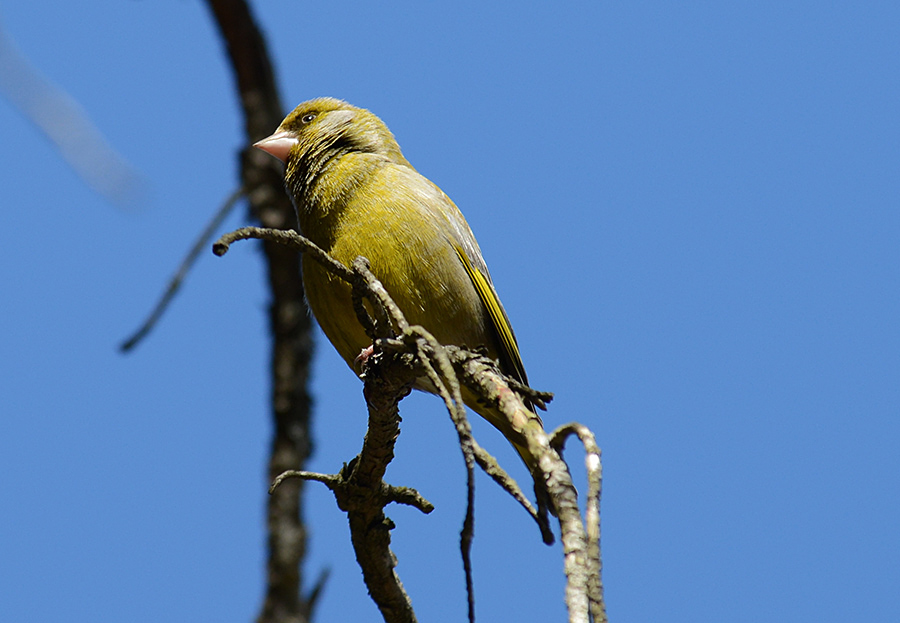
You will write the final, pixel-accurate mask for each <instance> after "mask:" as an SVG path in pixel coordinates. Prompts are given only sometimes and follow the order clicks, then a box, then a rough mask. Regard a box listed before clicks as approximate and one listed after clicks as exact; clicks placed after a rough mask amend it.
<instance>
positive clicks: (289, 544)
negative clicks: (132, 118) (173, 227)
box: [207, 0, 321, 623]
mask: <svg viewBox="0 0 900 623" xmlns="http://www.w3.org/2000/svg"><path fill="white" fill-rule="evenodd" d="M207 6H208V7H209V9H210V12H211V13H212V16H213V18H214V20H215V23H216V24H217V26H218V28H219V32H220V34H221V36H222V41H223V42H224V44H225V48H226V50H227V53H228V58H229V60H230V65H231V69H232V71H233V73H234V78H235V87H236V88H237V92H238V94H239V98H240V103H241V110H242V112H243V122H244V131H245V138H246V143H245V147H244V148H243V149H242V150H241V153H240V167H241V185H242V186H243V187H244V189H245V190H246V193H247V198H248V200H249V208H250V216H251V218H252V219H253V220H257V221H259V222H260V223H261V224H262V225H263V226H265V227H271V228H277V229H290V228H291V227H293V226H294V225H295V223H296V216H295V214H294V208H293V206H292V205H291V202H290V200H289V199H288V197H287V195H286V194H285V192H284V182H283V179H284V175H283V171H282V169H281V165H280V164H278V163H277V162H276V161H275V160H274V159H273V158H271V157H269V156H267V155H266V154H264V153H262V152H261V151H259V150H258V149H253V148H251V147H250V145H251V144H252V143H254V142H256V141H258V140H260V139H261V138H263V137H265V136H267V135H268V134H269V133H271V132H272V130H273V129H274V128H276V127H278V124H279V123H281V120H282V119H283V118H284V110H283V108H282V106H281V102H280V98H279V95H278V88H277V86H276V80H275V72H274V71H273V69H272V63H271V61H270V59H269V54H268V51H267V49H266V44H265V40H264V38H263V36H262V34H261V33H260V31H259V28H257V25H256V21H255V19H254V17H253V15H252V13H251V12H250V8H249V7H248V5H247V3H246V2H245V1H244V0H207ZM262 248H263V256H264V258H265V266H266V272H267V276H268V282H269V291H270V292H271V303H270V307H269V327H270V334H271V335H272V347H271V348H272V350H271V370H272V389H271V392H272V394H271V404H272V416H273V420H274V435H273V438H272V445H271V451H270V458H269V470H268V471H269V479H270V482H271V480H272V479H274V478H275V477H276V476H277V475H278V474H280V473H282V472H283V471H285V470H288V469H298V468H300V469H302V468H303V466H304V465H305V464H306V461H307V459H308V458H309V456H310V454H311V453H312V440H311V437H310V396H309V393H308V390H307V387H308V379H309V364H310V358H311V356H312V349H313V345H312V337H311V336H312V325H311V321H310V315H309V311H308V309H307V307H306V302H305V300H304V296H303V282H302V280H301V278H300V258H299V254H298V253H297V251H296V250H295V249H291V248H288V247H286V246H284V245H281V244H278V243H277V242H274V241H272V240H264V241H263V244H262ZM301 485H302V481H301V480H295V481H293V482H291V483H286V484H285V486H282V487H279V488H278V491H276V492H275V493H274V494H273V495H271V496H269V499H268V506H267V526H268V545H269V556H268V561H267V582H266V596H265V602H264V604H263V606H262V611H261V613H260V615H259V617H258V619H257V621H258V622H259V623H306V622H307V621H309V620H310V616H311V611H312V607H313V605H314V603H315V599H314V597H315V595H317V594H318V592H319V589H320V588H321V586H320V585H319V584H317V587H316V588H313V592H312V593H310V594H309V595H308V596H303V595H301V593H300V590H301V587H302V585H303V577H302V575H301V568H300V563H301V561H302V560H303V557H304V556H305V554H306V538H307V535H306V528H305V526H304V524H303V520H302V508H301V493H302V487H301Z"/></svg>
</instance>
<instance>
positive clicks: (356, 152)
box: [255, 98, 540, 469]
mask: <svg viewBox="0 0 900 623" xmlns="http://www.w3.org/2000/svg"><path fill="white" fill-rule="evenodd" d="M255 146H256V147H258V148H260V149H262V150H264V151H266V152H268V153H270V154H272V155H273V156H275V157H276V158H279V159H280V160H282V161H283V162H284V163H285V165H286V168H285V186H286V187H287V190H288V193H289V194H290V195H291V197H292V199H293V202H294V207H295V208H296V210H297V217H298V220H299V224H300V233H301V234H303V235H304V236H306V237H307V238H309V239H310V240H311V241H312V242H314V243H315V244H317V245H318V246H320V247H321V248H322V249H324V250H325V251H326V252H328V253H329V254H330V255H331V256H332V257H334V258H335V259H336V260H337V261H339V262H341V263H342V264H344V265H345V266H350V264H351V263H352V262H353V260H354V259H356V257H357V256H360V255H362V256H364V257H366V258H368V260H369V262H370V267H371V270H372V272H373V274H374V275H375V276H376V277H377V278H378V279H379V280H380V281H381V282H382V284H384V287H385V288H386V289H387V291H388V293H389V294H390V295H391V297H392V298H393V299H394V301H395V302H396V303H397V305H398V306H399V307H400V309H401V310H402V311H403V313H404V315H405V316H406V318H407V320H408V321H409V322H410V324H419V325H422V326H423V327H425V328H426V329H427V330H428V331H430V332H431V333H432V334H433V335H434V336H435V338H437V340H438V341H439V342H441V343H442V344H452V345H456V346H461V347H468V348H471V349H474V348H478V347H483V348H485V349H486V351H487V353H488V355H489V356H490V357H491V358H493V359H495V360H496V361H498V362H499V364H500V368H501V370H502V371H503V372H504V373H505V374H506V375H507V376H510V377H512V378H514V379H517V380H518V381H520V382H522V383H525V384H527V382H528V380H527V377H526V375H525V368H524V366H523V365H522V360H521V358H520V356H519V348H518V345H517V343H516V338H515V335H514V334H513V330H512V327H511V326H510V323H509V319H508V318H507V316H506V312H505V311H504V309H503V306H502V305H501V304H500V299H499V298H498V297H497V293H496V292H495V291H494V286H493V284H492V283H491V277H490V275H489V274H488V269H487V265H486V264H485V262H484V259H483V258H482V256H481V250H480V249H479V248H478V243H477V242H476V241H475V236H474V235H473V234H472V230H471V229H469V225H468V224H467V223H466V219H465V218H463V215H462V213H461V212H460V211H459V209H458V208H457V207H456V205H455V204H454V203H453V202H452V201H451V200H450V198H449V197H448V196H447V195H445V194H444V193H443V191H441V189H440V188H438V187H437V186H435V185H434V184H433V183H432V182H430V181H429V180H428V179H426V178H425V177H423V176H422V175H420V174H419V173H418V172H417V171H416V170H415V169H414V168H413V166H412V165H411V164H410V163H409V162H408V161H407V160H406V158H404V157H403V154H402V153H401V152H400V146H399V145H398V144H397V141H396V140H395V139H394V135H393V134H391V132H390V130H388V128H387V126H386V125H385V124H384V122H382V121H381V119H379V118H378V117H376V116H375V115H373V114H372V113H371V112H369V111H368V110H364V109H362V108H356V107H355V106H351V105H350V104H348V103H346V102H344V101H341V100H338V99H332V98H320V99H314V100H310V101H308V102H305V103H303V104H300V105H299V106H298V107H297V108H295V109H294V110H293V112H291V113H290V114H289V115H288V116H287V117H286V118H285V119H284V121H283V122H282V123H281V125H280V126H279V127H278V129H277V130H276V131H275V133H274V134H272V135H271V136H270V137H268V138H266V139H263V140H261V141H259V142H258V143H256V145H255ZM302 273H303V283H304V286H305V288H306V296H307V300H308V301H309V306H310V308H311V309H312V312H313V314H314V315H315V317H316V319H317V320H318V322H319V324H320V325H321V327H322V330H323V331H324V332H325V335H326V336H327V337H328V339H329V340H330V341H331V343H332V345H333V346H334V347H335V348H336V349H337V351H338V353H339V354H340V355H341V357H343V358H344V361H346V362H347V364H348V365H349V366H350V367H351V368H353V364H354V361H355V360H356V358H357V356H358V355H359V354H360V352H361V351H362V350H363V349H365V348H367V347H368V346H370V345H371V342H372V341H371V339H370V338H369V337H368V336H367V335H366V333H365V331H364V330H363V327H362V326H361V325H360V324H359V321H358V320H357V318H356V314H355V312H354V310H353V306H352V303H351V297H350V287H349V286H348V285H347V284H346V283H344V282H343V281H341V280H340V279H338V278H337V277H335V276H333V275H331V274H330V273H328V272H327V271H326V270H325V269H324V268H322V267H321V266H320V265H319V264H318V263H317V262H315V261H303V263H302ZM463 397H464V401H465V402H466V404H467V405H468V406H469V407H470V408H471V409H473V410H474V411H476V412H477V413H478V414H480V415H481V416H482V417H484V418H485V419H486V420H487V421H488V422H490V423H491V424H493V425H494V426H495V427H496V428H498V429H499V430H500V431H501V432H502V433H503V434H504V435H505V436H506V438H507V439H509V440H510V441H511V442H512V443H513V445H514V446H515V447H516V449H517V450H518V451H519V454H520V455H521V456H522V458H523V459H524V461H525V463H526V465H528V467H529V469H533V467H534V461H533V459H532V457H531V455H530V454H529V452H528V451H527V449H526V448H524V447H523V445H522V443H521V441H522V440H521V437H519V436H518V435H517V434H516V433H514V432H513V431H512V430H511V428H510V426H509V424H508V423H507V421H506V418H504V417H503V415H502V414H500V413H499V412H498V411H496V410H494V409H492V408H490V407H488V406H485V405H484V404H479V403H478V402H477V401H476V400H475V398H474V396H472V395H471V394H470V393H469V392H467V391H464V393H463ZM529 406H531V405H529ZM531 409H532V411H533V410H534V408H533V407H531ZM537 422H540V419H537Z"/></svg>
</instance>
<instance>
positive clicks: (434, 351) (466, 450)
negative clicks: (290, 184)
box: [214, 228, 606, 623]
mask: <svg viewBox="0 0 900 623" xmlns="http://www.w3.org/2000/svg"><path fill="white" fill-rule="evenodd" d="M257 237H259V238H267V239H278V240H279V241H283V242H284V243H286V244H290V245H292V246H293V247H294V248H299V249H302V250H303V251H304V252H307V253H310V255H311V257H312V258H313V259H315V260H316V261H318V262H320V263H322V264H323V265H324V266H326V268H328V269H329V270H331V269H332V264H333V263H335V262H334V260H332V259H331V258H330V257H328V256H327V254H325V253H324V252H322V251H321V249H319V248H318V247H316V246H315V245H314V244H312V243H311V242H309V241H308V240H306V239H305V238H303V237H302V236H300V235H299V234H296V233H294V232H273V231H271V230H265V229H255V228H243V229H242V230H239V231H237V232H233V233H232V234H227V235H226V236H223V237H222V238H221V239H220V240H219V242H217V243H216V244H215V245H214V250H215V252H216V253H217V254H218V255H222V254H224V253H225V252H226V251H227V250H228V244H229V243H230V242H232V241H234V240H239V239H245V238H257ZM348 271H349V269H347V268H346V267H343V266H340V265H338V267H335V269H334V270H333V271H332V272H333V273H334V274H336V275H337V276H339V277H340V278H342V279H345V280H346V281H348V282H349V283H351V284H353V292H354V298H360V299H361V298H362V297H365V298H366V299H367V300H368V302H369V303H370V305H371V308H372V309H373V312H374V314H375V318H376V319H375V320H372V319H371V318H369V317H368V312H364V313H365V316H364V317H363V318H361V322H363V323H364V325H366V323H368V325H367V326H368V327H369V329H370V330H371V331H372V337H373V339H374V343H373V351H372V352H373V354H372V355H371V356H370V357H368V358H367V360H366V361H365V363H364V375H363V379H364V381H365V396H366V402H367V403H368V406H369V432H368V433H367V435H366V442H365V444H364V445H363V452H362V453H361V454H360V456H359V457H357V459H354V461H353V462H351V464H350V466H349V467H348V468H346V469H345V470H344V472H348V473H349V474H350V476H349V477H348V478H349V479H355V480H354V483H355V484H356V485H358V486H359V487H368V491H367V493H362V492H360V493H358V494H354V496H352V498H351V500H352V501H348V499H347V498H345V497H342V493H341V491H342V489H338V490H335V496H336V497H337V498H338V504H339V506H340V507H341V508H342V509H344V510H345V511H346V512H347V513H348V517H349V518H350V524H351V539H352V540H353V543H354V548H355V549H356V551H357V560H358V561H359V562H360V565H361V566H362V567H363V574H364V577H366V583H367V586H369V591H370V593H372V594H373V598H375V599H376V603H378V605H379V608H381V610H382V614H383V615H384V616H385V620H386V621H395V620H404V621H406V620H414V618H406V617H414V615H413V614H412V610H411V606H409V609H408V610H407V609H406V607H405V605H408V604H409V600H408V597H407V596H406V593H405V591H403V588H402V584H401V583H400V580H399V578H398V577H397V575H396V573H394V567H395V566H396V558H395V557H394V556H393V554H392V553H391V552H390V549H389V547H388V546H389V543H390V535H389V531H390V529H391V528H392V527H393V524H392V523H390V520H388V519H387V518H386V517H384V515H383V513H382V508H383V507H384V505H385V504H387V503H388V501H390V500H388V499H387V497H386V496H385V495H384V493H383V492H384V490H385V489H386V488H387V487H388V485H386V484H385V483H383V482H382V481H381V478H382V476H383V475H384V468H385V467H386V465H387V462H389V461H390V460H391V458H392V456H393V443H394V440H395V439H396V435H398V434H399V427H398V426H396V424H397V422H399V417H398V416H397V413H398V412H397V406H398V404H399V400H401V399H402V398H403V396H405V394H406V393H408V392H409V389H410V388H411V387H412V386H413V383H415V382H416V379H417V378H419V377H422V376H424V379H422V380H421V381H420V382H419V386H422V381H424V380H425V379H427V383H425V385H424V386H425V387H428V388H429V389H430V390H431V391H434V392H435V393H437V394H438V395H440V396H441V398H442V399H443V401H444V404H445V406H446V407H447V409H448V411H449V412H450V415H451V418H452V419H453V422H454V424H455V426H456V428H457V433H458V436H459V440H460V447H461V448H462V450H463V455H464V457H465V460H466V468H467V476H468V479H469V488H468V496H467V497H468V504H467V510H466V519H465V521H464V525H463V531H462V535H461V547H462V552H463V563H464V567H465V570H466V582H467V587H468V595H469V618H470V620H474V600H473V597H472V576H471V564H470V555H469V554H470V546H471V540H472V535H473V525H474V514H473V503H474V485H473V484H472V483H473V481H472V468H473V465H474V464H475V463H476V462H477V463H478V464H479V465H480V466H482V468H483V469H485V471H486V472H488V473H489V474H490V475H491V477H492V478H494V479H495V480H496V481H497V482H499V483H501V485H502V486H503V487H504V489H505V490H507V491H508V492H509V493H510V494H511V495H512V496H513V497H514V498H515V499H517V500H518V501H519V502H520V503H522V505H523V507H525V508H526V509H527V510H528V511H529V512H530V513H531V514H532V516H533V517H535V518H536V519H537V521H538V524H539V526H540V527H541V532H542V535H543V537H544V539H545V541H548V542H549V541H552V533H551V532H550V530H549V526H548V525H547V516H546V511H547V510H548V509H549V510H550V511H552V512H553V514H554V515H555V516H556V517H558V520H559V526H560V533H561V540H562V544H563V552H564V569H565V573H566V577H567V585H566V604H567V606H568V609H569V621H570V622H572V623H588V621H590V620H593V621H595V622H603V621H606V611H605V606H604V602H603V594H602V593H603V591H602V582H601V579H600V571H601V561H600V544H599V537H600V524H599V512H600V506H599V504H600V482H601V481H600V476H601V472H600V450H599V448H598V447H597V445H596V442H595V441H594V438H593V434H591V433H590V431H589V430H588V429H587V428H586V427H584V426H581V425H579V424H571V425H568V426H567V427H563V428H561V429H560V430H558V431H556V432H554V433H553V435H548V434H547V433H546V432H545V431H544V429H543V426H542V425H541V422H540V419H539V418H538V417H537V416H536V415H535V414H534V413H532V412H531V411H530V410H529V409H528V408H527V407H526V406H525V403H524V402H523V400H522V395H521V394H520V393H518V392H516V391H513V389H512V388H511V387H510V384H509V382H508V379H507V378H506V377H505V376H504V375H503V374H502V373H500V371H499V369H498V368H497V366H496V364H495V363H494V362H492V361H491V360H489V359H487V358H485V357H483V356H481V355H478V354H475V353H471V352H468V351H465V350H463V349H460V348H456V347H452V346H450V347H445V346H442V345H441V344H439V343H438V342H437V341H436V340H435V339H434V337H433V336H432V335H431V334H430V333H429V332H428V331H426V330H425V329H424V328H422V327H419V326H409V325H408V323H407V322H406V320H405V319H404V318H403V314H402V312H401V311H400V310H399V309H398V308H397V306H396V305H395V304H394V302H393V301H392V300H391V298H390V296H389V294H388V293H387V292H386V291H385V290H384V288H383V286H382V285H381V283H380V282H378V280H377V279H375V277H374V275H372V273H371V272H370V271H369V269H368V264H367V262H366V261H365V260H364V258H359V259H357V261H356V262H354V269H353V270H352V271H349V272H350V273H351V274H349V275H348V274H347V272H348ZM354 307H356V308H357V309H358V310H364V309H365V307H364V306H363V305H362V302H361V300H360V301H358V302H357V303H355V304H354ZM361 316H362V314H361ZM395 331H399V335H398V336H397V337H385V336H393V335H394V333H395ZM460 382H462V383H463V384H465V385H466V387H467V389H468V390H469V391H473V392H475V393H476V395H477V396H479V398H480V399H482V400H484V401H485V402H487V403H488V404H493V405H494V406H496V407H497V408H498V409H499V410H500V411H501V412H502V413H503V414H504V416H505V417H506V419H507V423H508V424H509V427H510V431H511V434H512V435H514V436H515V441H516V443H521V444H523V445H525V446H527V448H528V451H529V453H530V454H531V455H532V456H533V457H535V459H536V461H537V465H538V467H537V468H536V469H535V471H534V473H533V476H534V478H535V493H536V494H537V497H538V510H537V511H534V509H533V508H532V507H531V505H530V503H528V501H527V500H526V499H525V498H524V496H523V495H522V494H521V491H520V490H519V489H518V485H515V482H514V481H513V480H512V479H511V478H509V477H508V476H507V475H505V474H503V472H502V470H501V469H500V468H499V466H498V465H497V464H496V461H494V460H493V459H492V458H491V457H490V456H489V455H487V453H486V452H484V451H483V450H481V449H480V448H479V447H478V446H477V444H476V443H475V440H474V439H473V438H472V435H471V429H470V428H469V424H468V420H467V419H466V417H465V410H464V408H463V402H462V397H461V388H460ZM527 394H528V396H529V397H535V396H536V397H539V398H542V399H547V400H548V399H549V398H550V395H549V394H543V393H540V392H534V390H531V389H530V388H529V389H528V390H527ZM571 434H576V435H578V436H579V438H580V439H581V440H582V443H583V444H584V446H585V449H586V451H587V458H586V462H587V465H588V472H589V481H590V485H589V492H588V496H589V500H588V510H587V524H588V527H587V529H586V528H585V523H584V522H583V521H582V517H581V513H580V511H579V507H578V495H577V491H576V489H575V486H574V484H573V482H572V477H571V474H570V472H569V469H568V466H567V465H566V463H565V461H564V460H563V458H562V456H561V450H562V446H563V444H564V443H565V439H566V438H567V437H568V436H569V435H571ZM372 439H379V440H381V441H380V444H379V445H375V444H370V441H371V440H372ZM363 465H367V466H368V468H367V470H365V471H360V466H363ZM342 474H343V472H342ZM359 474H366V477H365V478H360V477H359ZM355 514H356V515H355ZM359 515H361V516H362V517H363V518H365V519H366V521H367V522H368V523H365V522H363V523H359ZM372 526H380V528H379V530H380V532H379V533H378V538H375V539H373V538H371V530H372ZM361 552H363V553H365V556H363V555H362V554H361ZM370 582H373V583H374V584H376V585H377V586H378V587H379V590H381V589H384V591H385V593H384V594H382V595H381V596H380V597H375V593H374V592H373V585H372V584H370ZM398 612H399V613H401V614H399V615H398ZM395 616H400V618H393V617H395ZM389 617H391V618H389Z"/></svg>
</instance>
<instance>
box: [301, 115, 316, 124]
mask: <svg viewBox="0 0 900 623" xmlns="http://www.w3.org/2000/svg"><path fill="white" fill-rule="evenodd" d="M315 118H316V113H313V112H311V113H307V114H305V115H303V116H302V117H300V123H303V124H307V123H309V122H310V121H312V120H313V119H315Z"/></svg>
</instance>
